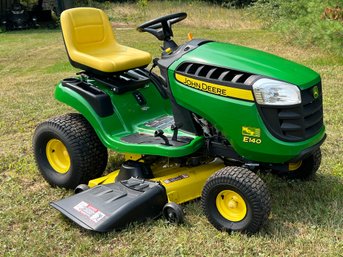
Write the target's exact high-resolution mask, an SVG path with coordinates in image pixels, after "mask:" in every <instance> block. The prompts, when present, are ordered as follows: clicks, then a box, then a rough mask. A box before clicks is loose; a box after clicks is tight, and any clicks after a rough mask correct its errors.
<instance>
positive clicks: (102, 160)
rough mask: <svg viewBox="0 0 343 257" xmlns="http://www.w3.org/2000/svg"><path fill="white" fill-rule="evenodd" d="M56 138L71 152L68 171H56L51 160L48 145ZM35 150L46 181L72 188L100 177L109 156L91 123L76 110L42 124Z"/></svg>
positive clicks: (38, 127)
mask: <svg viewBox="0 0 343 257" xmlns="http://www.w3.org/2000/svg"><path fill="white" fill-rule="evenodd" d="M53 139H56V140H58V141H60V142H62V143H63V144H64V146H65V148H66V150H67V153H68V154H69V159H70V162H69V163H70V165H69V169H68V170H67V171H65V173H61V172H57V170H55V169H54V168H53V167H52V166H51V164H50V162H49V160H48V157H47V150H46V149H47V144H48V142H51V140H53ZM33 151H34V156H35V160H36V164H37V166H38V169H39V171H40V173H41V174H42V176H43V177H44V178H45V180H46V181H47V182H48V183H49V184H51V185H52V186H59V187H65V188H71V189H74V188H75V187H76V186H77V185H79V184H83V183H88V181H89V180H91V179H94V178H97V177H99V176H101V174H102V173H103V172H104V170H105V168H106V165H107V159H108V153H107V149H106V148H105V146H104V145H103V144H102V143H101V142H100V140H99V138H98V136H97V135H96V133H95V132H94V130H93V128H92V127H91V125H90V124H89V123H88V121H87V120H86V119H85V118H84V117H83V116H82V115H80V114H76V113H71V114H66V115H64V116H60V117H55V118H52V119H50V120H48V121H45V122H42V123H41V124H39V125H38V126H37V128H36V130H35V133H34V136H33ZM53 151H54V150H53ZM53 151H52V152H53Z"/></svg>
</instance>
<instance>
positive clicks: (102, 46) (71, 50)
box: [61, 7, 151, 73]
mask: <svg viewBox="0 0 343 257" xmlns="http://www.w3.org/2000/svg"><path fill="white" fill-rule="evenodd" d="M61 27H62V32H63V38H64V43H65V46H66V49H67V52H68V56H69V58H70V59H71V63H72V64H73V65H74V66H76V67H82V68H83V69H86V70H87V68H89V69H92V70H97V71H100V72H106V73H115V72H120V71H126V70H130V69H134V68H138V67H144V66H147V65H148V64H149V63H150V62H151V55H150V54H149V53H148V52H144V51H141V50H138V49H134V48H131V47H127V46H123V45H120V44H119V43H118V42H117V41H116V39H115V37H114V34H113V31H112V27H111V24H110V22H109V19H108V17H107V15H106V14H105V13H104V12H103V11H102V10H99V9H96V8H88V7H87V8H86V7H84V8H73V9H68V10H66V11H64V12H63V13H62V15H61Z"/></svg>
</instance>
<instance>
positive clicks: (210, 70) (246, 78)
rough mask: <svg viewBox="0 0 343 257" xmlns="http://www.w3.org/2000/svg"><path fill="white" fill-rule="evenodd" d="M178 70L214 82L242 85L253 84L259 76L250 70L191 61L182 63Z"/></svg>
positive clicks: (186, 74) (183, 73)
mask: <svg viewBox="0 0 343 257" xmlns="http://www.w3.org/2000/svg"><path fill="white" fill-rule="evenodd" d="M176 72H177V73H180V74H182V75H185V76H190V77H193V78H195V79H200V80H201V79H204V80H206V81H209V82H212V83H219V84H227V83H231V84H236V85H241V86H243V85H245V86H251V85H252V83H253V82H254V81H255V80H256V79H257V78H258V77H259V76H258V75H255V74H251V73H248V72H243V71H237V70H233V69H228V68H224V67H216V66H212V65H207V64H200V63H190V62H184V63H182V64H180V65H179V66H178V67H177V68H176Z"/></svg>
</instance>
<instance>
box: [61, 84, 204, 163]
mask: <svg viewBox="0 0 343 257" xmlns="http://www.w3.org/2000/svg"><path fill="white" fill-rule="evenodd" d="M91 83H92V84H93V85H96V86H97V87H98V88H100V89H102V90H103V91H105V92H106V93H107V94H108V95H109V96H110V97H111V101H112V104H113V109H114V113H113V114H112V115H111V116H108V117H100V116H98V115H97V113H96V112H95V111H94V110H93V108H92V107H91V105H90V104H89V103H88V102H87V101H86V100H85V99H84V98H83V97H82V96H81V95H79V94H78V93H76V92H75V91H73V90H71V89H69V88H67V87H64V86H62V84H61V83H59V84H58V85H57V86H56V89H55V98H56V99H57V100H59V101H61V102H63V103H66V104H67V105H69V106H71V107H73V108H74V109H76V110H77V111H79V112H80V113H82V115H83V116H84V117H85V118H86V119H87V120H88V121H89V123H90V124H91V125H92V127H93V128H94V130H95V132H96V133H97V135H98V136H99V138H100V140H101V141H102V143H103V144H104V145H105V146H106V147H107V148H110V149H113V150H115V151H118V152H129V153H138V154H151V155H161V156H169V157H180V156H185V155H188V154H191V153H193V152H195V151H196V150H197V149H199V148H200V147H201V146H202V145H203V138H202V137H195V136H194V135H190V134H186V133H182V132H180V133H179V135H180V136H189V137H192V138H194V139H193V141H192V142H191V143H189V144H187V145H184V146H179V147H170V146H165V145H162V144H132V143H127V142H124V141H122V140H121V138H122V137H125V136H128V135H131V134H134V133H146V134H150V135H154V132H155V129H154V128H151V127H147V126H145V125H144V124H145V123H146V122H148V121H151V120H155V119H156V118H159V117H163V116H167V115H170V114H171V107H170V103H169V101H168V100H164V99H163V98H162V97H161V96H160V94H159V92H158V91H157V89H156V88H155V86H154V85H152V84H147V85H146V86H145V87H144V88H141V89H139V91H140V92H141V93H142V94H143V95H144V97H145V99H146V101H147V105H146V106H144V107H142V106H140V105H139V104H138V103H137V101H136V100H135V98H134V96H133V95H132V92H127V93H124V94H121V95H117V94H114V93H113V92H111V91H110V90H109V89H107V88H105V87H103V86H102V85H100V84H97V83H96V82H94V81H91ZM164 132H165V134H166V135H172V134H173V132H172V131H171V130H170V129H169V128H168V129H165V130H164Z"/></svg>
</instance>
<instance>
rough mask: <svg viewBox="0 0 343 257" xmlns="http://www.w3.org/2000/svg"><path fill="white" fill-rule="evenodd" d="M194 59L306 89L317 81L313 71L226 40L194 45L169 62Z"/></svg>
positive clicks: (317, 75)
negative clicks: (185, 52)
mask: <svg viewBox="0 0 343 257" xmlns="http://www.w3.org/2000/svg"><path fill="white" fill-rule="evenodd" d="M182 61H189V62H197V63H203V64H209V65H214V66H219V67H228V68H231V69H234V70H239V71H244V72H249V73H253V74H258V75H263V76H266V77H271V78H275V79H278V80H282V81H286V82H288V83H291V84H294V85H297V86H299V87H300V88H301V89H306V88H308V87H310V86H313V85H314V84H316V83H318V82H319V81H320V76H319V74H318V73H316V72H315V71H313V70H311V69H310V68H307V67H305V66H303V65H301V64H297V63H295V62H292V61H289V60H286V59H284V58H281V57H278V56H276V55H273V54H269V53H266V52H263V51H259V50H255V49H252V48H248V47H243V46H239V45H234V44H228V43H219V42H211V43H207V44H204V45H202V46H201V47H198V48H196V49H195V50H193V51H191V52H190V53H188V54H187V55H184V56H183V57H182V58H181V59H180V60H178V61H177V62H176V63H175V64H173V65H172V68H171V69H172V70H174V69H175V67H176V66H177V65H178V64H179V63H180V62H182Z"/></svg>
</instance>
